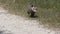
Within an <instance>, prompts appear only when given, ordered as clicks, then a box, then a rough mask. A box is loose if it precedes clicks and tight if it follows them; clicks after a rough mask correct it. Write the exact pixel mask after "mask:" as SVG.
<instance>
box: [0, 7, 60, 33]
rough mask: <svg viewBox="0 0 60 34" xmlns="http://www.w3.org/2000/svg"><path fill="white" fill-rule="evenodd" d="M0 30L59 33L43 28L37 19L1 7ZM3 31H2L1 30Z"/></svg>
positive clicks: (6, 31)
mask: <svg viewBox="0 0 60 34" xmlns="http://www.w3.org/2000/svg"><path fill="white" fill-rule="evenodd" d="M0 31H3V32H2V34H59V33H56V32H55V31H53V30H49V29H47V28H43V25H39V22H38V21H36V20H29V19H25V18H24V17H21V16H18V15H13V14H9V13H8V10H5V9H4V8H1V7H0ZM0 33H1V32H0Z"/></svg>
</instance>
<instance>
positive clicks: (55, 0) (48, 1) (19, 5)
mask: <svg viewBox="0 0 60 34" xmlns="http://www.w3.org/2000/svg"><path fill="white" fill-rule="evenodd" d="M29 2H32V3H33V4H35V5H36V6H37V7H38V8H37V9H38V10H37V15H38V17H39V18H38V19H39V21H41V22H42V24H48V25H49V26H52V27H55V28H56V27H57V28H60V0H0V3H1V4H2V5H3V7H5V8H6V7H7V8H8V9H9V13H11V14H16V15H21V16H26V17H27V13H26V12H27V8H28V4H29Z"/></svg>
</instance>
